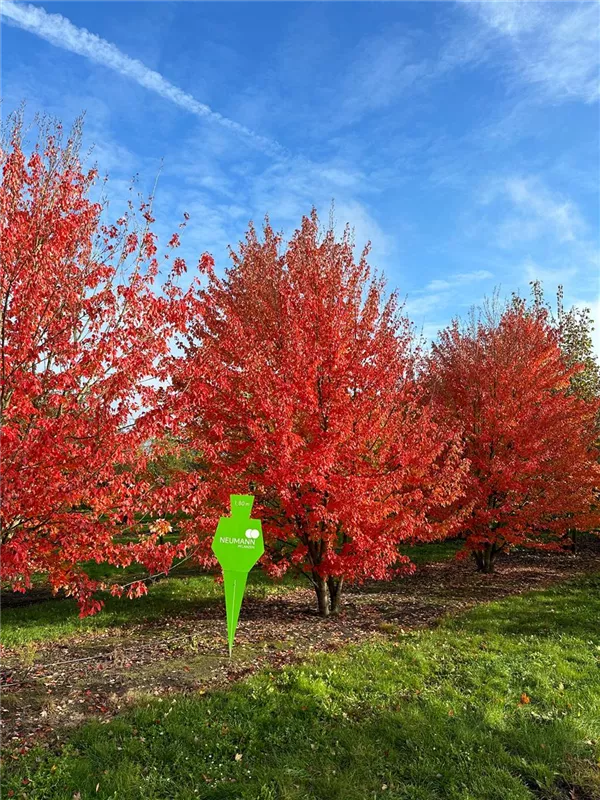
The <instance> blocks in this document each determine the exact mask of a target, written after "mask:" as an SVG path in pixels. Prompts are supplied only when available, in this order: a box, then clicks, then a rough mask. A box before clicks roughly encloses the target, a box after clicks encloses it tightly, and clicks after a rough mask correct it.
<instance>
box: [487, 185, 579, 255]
mask: <svg viewBox="0 0 600 800" xmlns="http://www.w3.org/2000/svg"><path fill="white" fill-rule="evenodd" d="M479 199H480V202H481V204H482V205H484V206H486V205H492V204H494V210H495V214H494V216H495V219H498V217H499V213H498V207H497V202H498V201H499V200H500V201H502V202H503V203H504V204H508V211H507V212H506V213H505V214H504V216H503V217H501V218H500V222H499V223H496V238H497V244H498V245H499V246H500V247H506V248H509V247H513V246H514V245H515V244H516V243H518V242H531V241H534V240H537V239H540V238H542V237H544V238H546V239H552V240H554V241H556V242H559V243H561V244H565V243H571V244H574V243H576V242H578V241H579V240H580V239H581V238H582V237H583V236H584V235H585V233H586V230H587V226H586V224H585V222H584V220H583V217H582V216H581V213H580V211H579V208H578V207H577V206H576V205H575V203H574V202H573V201H572V200H570V199H569V198H566V197H564V196H563V195H562V194H560V193H559V192H556V191H551V190H550V189H549V188H548V187H547V186H546V184H545V183H544V182H543V181H542V180H541V179H540V178H539V177H537V176H523V175H513V176H509V177H505V178H496V179H494V180H492V181H489V182H488V183H487V184H486V185H485V186H484V188H483V190H482V192H481V194H480V198H479Z"/></svg>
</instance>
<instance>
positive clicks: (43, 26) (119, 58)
mask: <svg viewBox="0 0 600 800" xmlns="http://www.w3.org/2000/svg"><path fill="white" fill-rule="evenodd" d="M0 13H1V14H2V15H3V16H4V18H5V19H6V20H7V22H9V23H10V24H12V25H15V26H16V27H18V28H22V29H23V30H26V31H29V32H30V33H33V34H35V35H37V36H39V37H40V38H42V39H45V40H46V41H47V42H50V44H53V45H55V46H56V47H60V48H62V49H63V50H68V51H70V52H71V53H77V54H78V55H80V56H84V57H85V58H89V59H90V60H91V61H94V62H95V63H96V64H100V65H102V66H103V67H106V68H107V69H111V70H114V71H115V72H118V73H119V74H120V75H123V76H124V77H126V78H129V79H130V80H133V81H135V82H136V83H138V84H139V85H140V86H143V87H144V88H146V89H148V90H149V91H151V92H155V93H156V94H158V95H160V96H161V97H163V98H164V99H166V100H169V101H170V102H171V103H174V104H175V105H177V106H179V107H180V108H182V109H184V110H185V111H188V112H189V113H191V114H194V115H195V116H197V117H201V118H203V119H206V120H208V121H210V122H213V123H215V124H217V125H221V126H222V127H224V128H227V129H228V130H229V131H231V132H233V133H235V134H238V135H239V136H242V137H244V138H245V139H247V140H248V141H250V142H252V143H253V144H254V145H255V146H256V147H258V148H259V149H261V150H263V151H264V152H266V153H269V154H271V155H279V156H282V155H285V149H284V148H283V147H282V146H281V145H280V144H279V143H278V142H275V141H273V140H271V139H269V138H267V137H265V136H260V135H259V134H258V133H256V132H255V131H253V130H251V129H250V128H247V127H245V126H244V125H240V124H239V123H238V122H235V121H234V120H232V119H229V118H227V117H224V116H223V115H222V114H219V113H218V112H217V111H214V110H213V109H212V108H210V106H207V105H205V104H204V103H201V102H200V101H198V100H196V98H195V97H193V96H192V95H191V94H188V93H187V92H184V91H183V90H182V89H180V88H179V87H178V86H175V85H174V84H173V83H171V82H170V81H168V80H167V79H166V78H164V77H163V76H162V75H161V74H160V73H158V72H155V71H154V70H152V69H150V68H149V67H147V66H146V65H145V64H143V63H142V62H141V61H139V60H138V59H135V58H130V57H129V56H128V55H126V54H125V53H123V52H122V51H121V50H119V48H118V47H116V46H115V45H114V44H111V43H110V42H107V41H106V40H105V39H102V38H100V37H99V36H96V35H95V34H93V33H90V32H89V31H88V30H86V29H85V28H78V27H77V26H76V25H73V23H72V22H70V21H69V20H68V19H67V18H66V17H63V16H62V15H61V14H48V13H47V12H46V11H44V9H43V8H38V7H37V6H32V5H25V4H21V3H14V2H10V0H4V2H3V3H2V4H1V5H0Z"/></svg>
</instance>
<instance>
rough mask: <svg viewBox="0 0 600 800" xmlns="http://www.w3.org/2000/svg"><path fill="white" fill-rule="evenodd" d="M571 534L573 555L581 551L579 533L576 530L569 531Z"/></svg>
mask: <svg viewBox="0 0 600 800" xmlns="http://www.w3.org/2000/svg"><path fill="white" fill-rule="evenodd" d="M569 533H570V534H571V552H572V553H577V552H578V550H579V542H578V540H577V531H576V530H572V531H569Z"/></svg>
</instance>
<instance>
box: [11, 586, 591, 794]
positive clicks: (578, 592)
mask: <svg viewBox="0 0 600 800" xmlns="http://www.w3.org/2000/svg"><path fill="white" fill-rule="evenodd" d="M599 619H600V577H596V578H586V579H583V580H579V581H577V582H573V583H569V584H564V585H562V586H558V587H555V588H552V589H548V590H545V591H540V592H534V593H530V594H527V595H521V596H518V597H512V598H510V599H506V600H503V601H500V602H495V603H490V604H486V605H482V606H479V607H477V608H475V609H473V610H472V611H470V612H469V613H466V614H462V615H460V616H458V617H455V618H448V619H446V620H445V621H444V622H443V623H442V624H441V625H440V626H439V627H438V628H437V629H435V630H428V631H420V632H413V633H408V634H404V635H401V636H399V637H396V638H393V639H387V640H386V639H376V640H374V641H372V642H370V643H369V644H365V645H362V646H360V647H353V648H348V649H346V650H344V651H341V652H339V653H337V654H333V655H321V656H318V657H316V658H314V659H313V660H312V661H310V662H309V663H307V664H305V665H303V666H298V667H293V668H292V667H290V668H288V669H285V670H283V671H281V672H276V673H271V672H264V673H261V674H258V675H257V676H255V677H254V678H252V679H250V680H248V681H247V682H246V683H243V684H238V685H237V686H235V687H233V688H232V689H231V690H229V691H226V692H215V693H212V694H209V695H206V696H204V697H197V696H196V697H194V696H187V697H185V696H179V697H177V698H175V699H173V700H166V701H164V702H162V703H161V702H158V701H153V702H148V703H145V704H142V705H140V706H139V707H137V708H135V709H133V710H132V711H131V712H129V713H127V714H125V715H123V716H121V717H119V718H116V719H115V720H114V721H113V722H111V723H109V724H106V725H102V724H99V723H93V724H87V725H85V726H84V727H82V728H80V729H78V730H77V731H75V732H74V733H72V734H71V735H70V736H69V738H68V741H67V743H66V744H65V746H64V747H63V749H62V751H61V752H60V753H49V752H47V751H44V750H42V749H41V748H40V749H38V750H37V751H34V752H32V753H30V754H28V755H27V756H25V757H24V758H23V759H22V760H20V761H18V762H10V765H9V769H10V774H8V775H7V776H6V777H5V782H4V789H5V795H4V796H12V795H9V791H12V792H14V796H16V797H21V796H24V797H30V798H38V799H40V800H41V798H44V800H58V798H60V799H61V800H62V799H63V798H71V797H74V796H76V797H78V798H79V797H80V798H81V799H82V800H85V799H86V798H101V799H102V800H117V799H118V800H138V798H139V799H140V800H141V798H147V799H148V800H150V799H155V800H158V799H159V798H160V799H161V800H163V799H164V800H166V799H167V798H173V799H174V798H177V800H191V799H192V798H205V799H206V800H209V798H210V800H226V799H227V800H379V799H383V798H388V799H390V800H391V799H393V800H437V799H438V798H445V799H447V800H534V799H535V800H540V798H542V799H543V798H545V799H546V800H550V798H562V799H563V800H567V799H569V800H570V799H571V798H578V799H579V800H593V799H594V798H599V797H600V777H599V772H598V758H599V757H600V745H599V739H600V670H599V669H598V666H599V659H600V627H599V626H598V620H599ZM316 624H318V623H316ZM24 782H25V783H24Z"/></svg>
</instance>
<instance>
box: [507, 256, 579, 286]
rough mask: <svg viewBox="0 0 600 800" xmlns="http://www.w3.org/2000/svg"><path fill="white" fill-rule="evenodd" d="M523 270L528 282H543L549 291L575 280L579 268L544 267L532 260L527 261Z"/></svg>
mask: <svg viewBox="0 0 600 800" xmlns="http://www.w3.org/2000/svg"><path fill="white" fill-rule="evenodd" d="M521 269H522V271H523V273H524V274H525V276H526V277H527V281H528V282H530V281H541V282H542V283H543V284H545V285H546V286H548V288H549V289H552V290H554V289H555V288H556V287H557V286H559V285H563V284H564V283H565V281H567V280H569V279H572V278H574V277H575V276H576V275H577V272H578V270H577V267H574V266H566V265H565V266H562V267H548V266H542V265H541V264H538V263H537V262H536V261H534V260H533V259H532V258H527V259H525V261H524V263H523V264H522V266H521Z"/></svg>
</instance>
